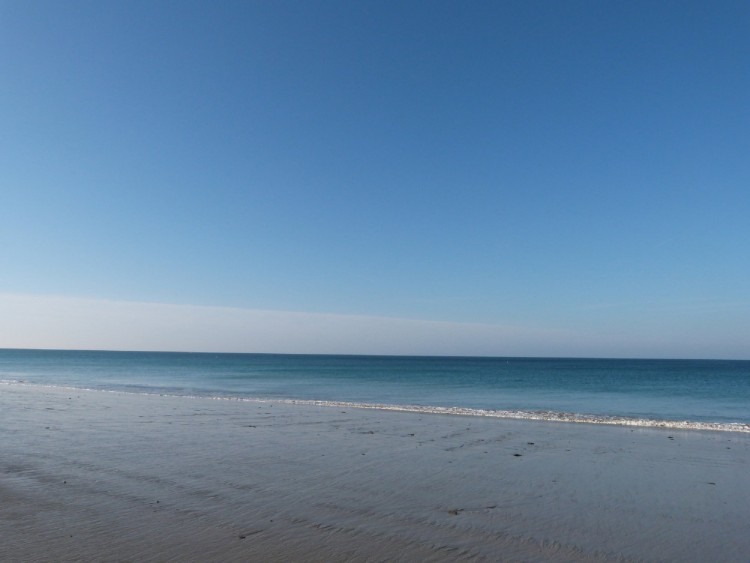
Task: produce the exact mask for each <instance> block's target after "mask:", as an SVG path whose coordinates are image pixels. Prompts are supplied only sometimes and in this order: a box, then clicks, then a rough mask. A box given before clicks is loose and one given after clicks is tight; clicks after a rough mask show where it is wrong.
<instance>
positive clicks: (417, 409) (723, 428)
mask: <svg viewBox="0 0 750 563" xmlns="http://www.w3.org/2000/svg"><path fill="white" fill-rule="evenodd" d="M0 384H2V385H24V386H29V387H45V388H54V389H65V390H76V389H77V390H81V391H94V392H104V393H126V394H130V395H158V396H163V397H180V398H188V399H212V400H218V401H242V402H251V403H278V404H287V405H308V406H316V407H336V408H357V409H373V410H382V411H396V412H412V413H419V414H442V415H453V416H481V417H489V418H504V419H515V420H539V421H544V422H572V423H583V424H606V425H611V426H636V427H640V428H665V429H675V430H714V431H720V432H746V433H750V424H747V423H742V422H704V421H693V420H659V419H648V418H630V417H622V416H605V415H593V414H579V413H570V412H557V411H522V410H490V409H474V408H468V407H436V406H427V405H391V404H385V403H357V402H351V401H322V400H310V399H273V398H260V397H229V396H211V395H181V394H178V393H160V392H158V391H150V392H147V391H132V390H119V389H95V388H90V387H75V386H72V385H67V386H64V385H50V384H40V383H28V382H25V381H23V380H0Z"/></svg>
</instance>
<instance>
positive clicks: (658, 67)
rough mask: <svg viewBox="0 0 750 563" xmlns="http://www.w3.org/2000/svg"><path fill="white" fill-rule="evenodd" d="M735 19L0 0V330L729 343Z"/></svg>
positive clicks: (680, 13)
mask: <svg viewBox="0 0 750 563" xmlns="http://www.w3.org/2000/svg"><path fill="white" fill-rule="evenodd" d="M749 37H750V3H748V2H746V1H736V2H732V1H717V2H706V1H700V2H691V1H688V0H685V1H679V2H670V1H659V2H654V1H651V0H649V1H642V2H641V1H616V2H614V1H611V2H606V1H605V2H602V1H586V2H580V1H566V2H558V1H552V0H550V1H532V0H523V1H521V0H519V1H514V2H502V1H491V2H459V1H453V2H444V1H437V0H434V1H433V0H431V1H424V2H419V1H409V2H404V1H393V2H391V1H381V0H378V1H371V2H362V1H352V0H347V1H340V2H339V1H315V0H304V1H295V2H291V1H280V0H274V1H267V2H249V1H237V2H230V1H224V2H189V1H179V2H178V1H169V2H167V1H153V0H148V1H127V2H114V1H104V2H99V1H77V0H71V1H67V2H57V1H49V2H48V1H26V0H12V1H9V0H0V347H2V346H24V347H75V348H95V347H108V348H138V349H189V350H218V349H221V350H234V351H255V352H264V351H282V352H283V351H286V352H298V351H305V352H310V351H316V350H318V351H320V352H344V353H345V352H357V353H367V352H373V353H450V354H464V353H465V354H483V355H496V354H502V355H542V356H543V355H563V356H565V355H578V356H580V355H584V356H585V355H595V356H615V357H618V356H631V357H632V356H641V357H644V356H645V357H664V356H667V357H726V358H750V40H749V39H748V38H749ZM238 316H239V317H241V318H242V321H241V322H239V321H237V318H238ZM209 317H210V319H211V320H210V322H209ZM124 319H127V322H126V320H124ZM238 322H239V324H237V323H238ZM354 325H356V326H357V327H359V328H358V329H357V330H354V331H353V330H352V326H354ZM272 326H273V327H274V328H271V327H272ZM435 327H440V328H439V330H438V329H436V328H435ZM188 329H189V330H188ZM186 330H188V332H190V334H189V335H188V334H186V332H185V331H186ZM435 330H438V332H439V333H440V334H439V335H438V334H437V333H436V332H435ZM165 334H169V335H171V336H169V337H167V336H165ZM148 335H151V336H150V337H149V336H148ZM243 335H246V336H244V337H243ZM395 335H397V336H395ZM74 336H75V337H74Z"/></svg>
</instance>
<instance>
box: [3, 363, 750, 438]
mask: <svg viewBox="0 0 750 563" xmlns="http://www.w3.org/2000/svg"><path fill="white" fill-rule="evenodd" d="M0 381H6V382H7V381H24V382H27V383H33V384H44V385H54V386H72V387H81V388H90V389H102V390H122V391H131V392H145V393H169V394H175V395H204V396H213V397H227V398H260V399H296V400H306V401H329V402H335V403H358V404H370V405H372V404H378V405H403V406H407V405H411V406H421V407H442V408H448V407H459V408H463V409H474V410H482V411H506V412H508V411H509V412H512V413H518V414H519V415H525V414H528V413H543V414H544V415H545V416H546V417H549V418H553V419H554V418H555V417H556V415H559V414H560V413H570V414H574V415H588V416H592V417H614V418H627V419H633V420H637V421H694V422H711V423H720V424H733V423H735V424H742V425H747V424H750V362H749V361H719V360H602V359H552V358H458V357H456V358H451V357H388V356H325V355H319V356H318V355H276V354H193V353H169V352H85V351H52V350H0Z"/></svg>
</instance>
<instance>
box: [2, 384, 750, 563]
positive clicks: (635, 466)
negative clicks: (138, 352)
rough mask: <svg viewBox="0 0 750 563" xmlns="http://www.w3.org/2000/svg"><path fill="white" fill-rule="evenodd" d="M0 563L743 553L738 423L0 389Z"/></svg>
mask: <svg viewBox="0 0 750 563" xmlns="http://www.w3.org/2000/svg"><path fill="white" fill-rule="evenodd" d="M0 440H1V446H2V447H1V448H0V538H2V541H0V560H1V561H81V560H83V561H455V560H459V561H463V560H468V561H475V560H476V561H482V560H487V561H503V560H506V561H629V560H647V561H651V560H662V561H663V560H670V561H678V560H679V561H724V562H732V561H741V562H747V561H748V560H749V559H750V525H748V522H750V477H749V475H750V435H748V434H746V433H745V434H743V433H732V432H711V431H705V432H698V431H683V430H662V429H640V428H626V427H616V426H611V427H610V426H596V425H589V424H571V423H551V422H536V421H516V420H502V419H490V418H481V417H468V416H450V415H431V414H420V413H408V412H385V411H377V410H365V409H356V408H337V407H320V406H311V405H290V404H283V403H276V402H268V403H262V402H240V401H227V400H212V399H199V398H182V397H162V396H158V395H135V394H126V393H113V392H95V391H81V390H66V389H59V388H48V387H39V386H32V385H25V384H3V385H0Z"/></svg>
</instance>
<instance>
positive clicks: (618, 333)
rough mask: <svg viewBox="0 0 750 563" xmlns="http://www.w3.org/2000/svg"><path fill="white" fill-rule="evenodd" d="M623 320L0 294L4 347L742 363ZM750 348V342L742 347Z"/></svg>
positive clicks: (685, 336) (685, 337) (731, 344)
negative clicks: (476, 318) (448, 316)
mask: <svg viewBox="0 0 750 563" xmlns="http://www.w3.org/2000/svg"><path fill="white" fill-rule="evenodd" d="M713 332H714V334H713V336H712V335H711V333H708V336H707V333H704V332H701V331H699V330H693V328H692V327H691V326H689V325H686V326H684V327H681V328H679V329H673V330H664V327H663V326H660V327H659V326H653V327H651V328H649V327H648V323H645V322H643V323H635V324H632V323H630V324H628V323H624V322H622V321H619V322H618V319H617V318H614V317H613V319H612V322H611V323H608V325H607V327H606V328H604V327H601V326H600V327H599V329H598V330H597V329H596V328H595V327H593V326H590V327H588V329H586V327H583V326H577V327H571V328H569V329H565V330H560V329H556V328H539V327H532V326H503V325H493V324H482V323H457V322H438V321H424V320H414V319H400V318H387V317H372V316H357V315H339V314H321V313H303V312H286V311H266V310H255V309H240V308H231V307H205V306H195V305H170V304H163V303H143V302H130V301H108V300H103V299H90V298H77V297H62V296H50V295H26V294H2V293H0V348H52V349H88V350H171V351H194V352H268V353H308V354H394V355H400V354H404V355H457V356H461V355H477V356H561V357H563V356H567V357H571V356H577V357H582V356H589V357H651V358H656V357H683V358H688V357H713V358H722V357H723V358H743V357H747V355H746V353H745V354H743V353H739V354H738V353H737V351H738V350H745V351H746V350H747V349H748V347H747V346H744V345H743V340H746V338H745V337H743V336H742V332H741V331H734V332H733V334H732V335H730V336H729V337H727V336H726V335H724V336H721V335H720V334H719V333H718V332H716V331H713ZM744 344H747V342H744Z"/></svg>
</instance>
